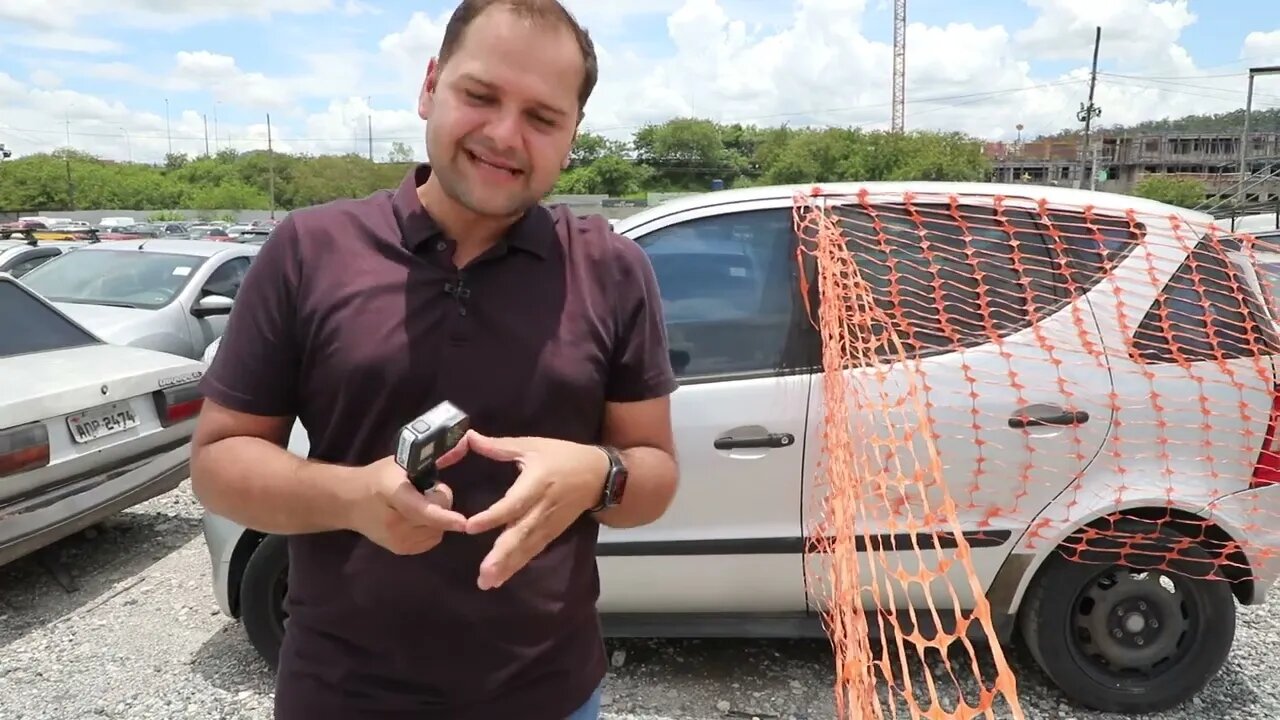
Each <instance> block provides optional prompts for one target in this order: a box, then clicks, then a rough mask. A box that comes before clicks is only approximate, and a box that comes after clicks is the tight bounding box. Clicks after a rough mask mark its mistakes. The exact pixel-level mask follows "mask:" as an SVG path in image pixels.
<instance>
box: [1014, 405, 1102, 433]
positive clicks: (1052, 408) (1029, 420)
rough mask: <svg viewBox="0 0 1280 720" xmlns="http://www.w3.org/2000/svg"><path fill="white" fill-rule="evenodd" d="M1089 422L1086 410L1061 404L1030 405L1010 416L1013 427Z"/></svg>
mask: <svg viewBox="0 0 1280 720" xmlns="http://www.w3.org/2000/svg"><path fill="white" fill-rule="evenodd" d="M1087 422H1089V413H1087V412H1085V411H1084V410H1068V409H1066V408H1064V407H1062V406H1060V405H1028V406H1027V407H1025V408H1023V409H1022V410H1021V411H1020V412H1018V413H1017V414H1015V415H1012V416H1010V418H1009V427H1011V428H1017V429H1021V428H1029V427H1039V426H1044V425H1058V426H1066V425H1083V424H1085V423H1087Z"/></svg>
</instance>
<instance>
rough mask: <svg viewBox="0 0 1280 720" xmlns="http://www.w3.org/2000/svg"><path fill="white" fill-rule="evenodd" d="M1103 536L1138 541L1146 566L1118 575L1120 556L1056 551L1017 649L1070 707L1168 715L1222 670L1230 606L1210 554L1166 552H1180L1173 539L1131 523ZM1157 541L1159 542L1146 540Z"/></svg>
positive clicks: (1035, 588) (1033, 589)
mask: <svg viewBox="0 0 1280 720" xmlns="http://www.w3.org/2000/svg"><path fill="white" fill-rule="evenodd" d="M1111 529H1112V530H1113V531H1116V532H1118V533H1135V534H1140V535H1141V536H1142V537H1143V538H1144V540H1143V542H1142V544H1141V546H1140V549H1141V550H1142V554H1141V555H1140V556H1135V557H1137V558H1139V559H1138V562H1141V558H1147V560H1146V564H1143V565H1141V566H1140V567H1138V568H1132V567H1126V565H1132V564H1134V561H1133V560H1131V558H1130V557H1129V556H1126V557H1125V565H1122V564H1119V562H1118V554H1117V553H1116V552H1114V551H1113V552H1105V551H1104V552H1095V551H1094V550H1092V549H1090V550H1085V551H1083V552H1082V553H1081V554H1079V555H1076V554H1075V553H1074V552H1072V553H1071V555H1070V556H1064V553H1063V552H1058V551H1055V552H1054V553H1052V554H1051V555H1050V556H1049V558H1048V559H1047V560H1046V561H1045V564H1044V566H1043V567H1042V568H1041V569H1040V571H1039V572H1038V573H1037V575H1036V578H1035V579H1034V580H1033V581H1032V583H1031V586H1030V587H1029V588H1028V590H1027V594H1026V597H1025V599H1024V600H1023V602H1022V607H1021V610H1020V612H1019V630H1020V631H1021V636H1022V641H1023V643H1024V644H1025V646H1026V648H1027V650H1028V652H1030V654H1031V656H1032V657H1033V658H1034V659H1035V661H1036V663H1037V664H1038V665H1039V666H1040V667H1041V669H1043V670H1044V672H1045V674H1046V675H1048V676H1049V679H1050V680H1052V681H1053V682H1054V683H1055V684H1056V685H1057V686H1058V688H1059V689H1060V690H1061V691H1062V692H1063V693H1064V694H1065V695H1066V696H1067V698H1068V699H1069V700H1070V701H1071V702H1073V703H1075V704H1077V705H1080V706H1083V707H1086V708H1090V709H1093V710H1099V711H1102V712H1111V713H1126V714H1144V713H1152V712H1160V711H1164V710H1169V709H1172V708H1174V707H1176V706H1178V705H1180V704H1182V703H1183V702H1185V701H1187V700H1189V699H1190V698H1192V697H1193V696H1195V695H1196V694H1197V693H1199V692H1200V691H1201V690H1202V689H1204V687H1205V685H1207V684H1208V683H1209V681H1210V680H1212V679H1213V678H1214V676H1216V675H1217V674H1218V672H1219V671H1220V670H1221V669H1222V666H1223V664H1224V663H1225V662H1226V660H1227V655H1228V654H1229V653H1230V651H1231V645H1232V643H1233V642H1234V639H1235V628H1236V606H1235V597H1234V596H1233V595H1232V593H1231V587H1230V585H1229V584H1228V582H1227V581H1225V580H1223V579H1222V578H1221V576H1220V575H1218V574H1217V573H1216V571H1215V570H1214V569H1213V558H1212V557H1211V556H1210V554H1209V553H1207V552H1205V551H1204V550H1203V549H1202V548H1200V547H1199V546H1197V545H1195V544H1194V543H1192V544H1189V545H1178V546H1177V549H1176V550H1175V549H1172V548H1173V547H1174V543H1175V542H1177V541H1178V540H1182V541H1183V542H1184V543H1185V539H1183V538H1182V536H1180V535H1178V534H1176V533H1174V532H1173V531H1172V530H1169V529H1167V528H1159V527H1158V526H1157V525H1155V524H1153V523H1146V522H1142V521H1134V520H1121V521H1117V522H1116V523H1115V524H1114V526H1113V527H1112V528H1111ZM1156 537H1159V538H1161V540H1153V541H1147V540H1146V539H1147V538H1156ZM1124 545H1125V543H1124V542H1123V541H1119V542H1114V543H1113V545H1112V548H1116V549H1118V548H1122V547H1123V546H1124ZM1088 547H1089V548H1095V547H1098V541H1097V540H1096V539H1095V540H1094V541H1091V542H1090V543H1089V545H1088ZM1161 547H1163V548H1164V550H1163V552H1160V551H1158V550H1159V549H1160V548H1161ZM1130 552H1132V549H1130ZM1147 568H1151V569H1150V570H1148V569H1147ZM1166 580H1167V581H1169V582H1171V583H1172V585H1173V587H1174V591H1173V592H1170V591H1169V588H1168V586H1166V585H1165V582H1166ZM1094 611H1097V612H1096V614H1095V612H1094ZM1153 620H1154V621H1155V622H1152V621H1153ZM1139 627H1140V629H1138V628H1139ZM1095 631H1096V632H1095ZM1144 655H1145V656H1146V657H1144ZM1151 658H1159V659H1158V660H1156V661H1155V662H1154V663H1153V662H1152V661H1151ZM1126 664H1127V665H1128V667H1124V665H1126ZM1138 665H1148V667H1147V668H1146V669H1144V670H1141V671H1140V670H1138V669H1137V668H1136V667H1135V666H1138ZM1152 665H1156V666H1155V667H1152Z"/></svg>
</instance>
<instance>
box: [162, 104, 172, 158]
mask: <svg viewBox="0 0 1280 720" xmlns="http://www.w3.org/2000/svg"><path fill="white" fill-rule="evenodd" d="M164 134H165V135H166V136H167V137H168V138H169V154H170V155H172V154H173V126H171V125H170V124H169V98H165V99H164Z"/></svg>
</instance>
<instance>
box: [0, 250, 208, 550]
mask: <svg viewBox="0 0 1280 720" xmlns="http://www.w3.org/2000/svg"><path fill="white" fill-rule="evenodd" d="M203 373H204V365H203V364H201V363H200V362H199V361H198V360H193V359H189V358H182V357H178V356H177V355H171V354H167V353H160V352H156V351H154V350H145V349H142V348H133V347H121V346H118V345H110V344H108V343H106V342H104V341H103V340H102V339H100V338H98V337H95V336H94V335H93V334H92V333H91V332H89V331H88V330H86V329H85V328H83V327H81V326H80V325H78V324H77V323H76V322H75V321H73V320H72V319H71V318H69V317H67V316H66V315H64V314H62V313H60V312H58V310H57V308H55V307H53V305H52V304H50V303H49V302H47V301H46V300H44V299H43V298H41V297H40V296H39V295H37V294H36V293H34V292H32V291H31V290H29V289H28V288H26V287H24V286H23V284H22V283H21V282H19V281H18V280H15V279H14V278H12V277H10V276H5V275H0V564H5V563H8V562H10V561H12V560H14V559H16V558H19V557H22V556H24V555H28V554H30V553H32V552H34V551H36V550H38V549H40V548H42V547H45V546H47V545H49V544H51V543H53V542H55V541H57V540H59V539H61V538H64V537H67V536H68V535H71V534H73V533H76V532H78V531H80V530H83V529H84V528H87V527H89V526H90V525H93V524H95V523H97V522H99V521H101V520H102V519H103V518H106V517H108V516H110V515H114V514H115V513H118V512H120V511H121V510H124V509H127V508H129V507H132V506H134V505H136V504H138V503H140V502H143V501H144V500H147V499H149V498H152V497H155V496H156V495H160V494H163V493H166V492H168V491H169V490H172V489H173V488H175V487H177V486H178V484H179V483H181V482H182V481H183V480H185V479H186V478H187V476H188V470H187V465H188V461H189V458H190V454H191V450H190V447H189V442H190V439H191V433H192V431H193V430H194V429H195V418H196V416H197V414H198V413H199V410H200V406H201V397H200V395H199V393H197V392H196V383H197V381H198V380H199V378H200V377H201V375H203Z"/></svg>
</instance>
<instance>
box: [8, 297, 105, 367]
mask: <svg viewBox="0 0 1280 720" xmlns="http://www.w3.org/2000/svg"><path fill="white" fill-rule="evenodd" d="M99 343H100V341H99V340H98V339H97V338H95V337H94V336H92V335H90V334H89V333H87V332H85V331H84V330H82V329H81V328H80V327H79V326H78V325H76V324H75V323H73V322H71V321H70V320H68V319H67V318H66V317H65V316H63V315H62V314H60V313H58V312H57V311H55V310H53V309H51V308H50V307H49V306H48V305H45V304H44V303H42V302H40V301H39V300H38V299H36V298H34V297H32V296H31V295H30V294H29V293H28V292H27V291H25V290H23V289H22V288H20V287H18V285H16V284H15V283H13V282H9V281H0V358H7V357H14V356H15V355H26V354H27V353H36V352H47V351H49V350H62V349H65V348H73V347H83V346H85V345H97V344H99Z"/></svg>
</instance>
